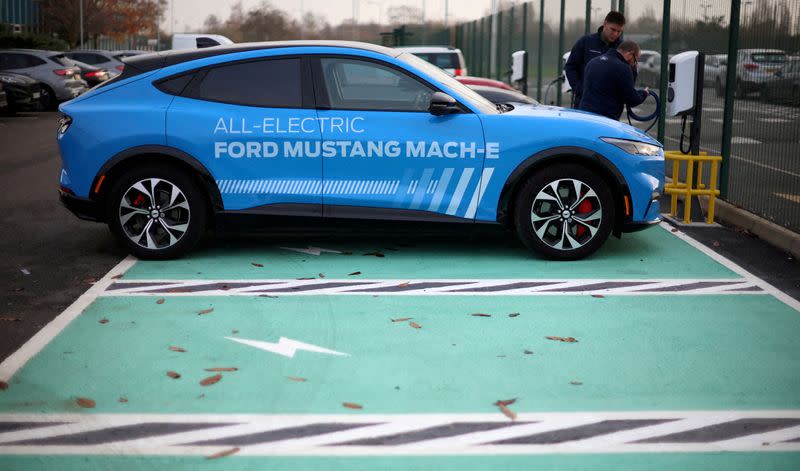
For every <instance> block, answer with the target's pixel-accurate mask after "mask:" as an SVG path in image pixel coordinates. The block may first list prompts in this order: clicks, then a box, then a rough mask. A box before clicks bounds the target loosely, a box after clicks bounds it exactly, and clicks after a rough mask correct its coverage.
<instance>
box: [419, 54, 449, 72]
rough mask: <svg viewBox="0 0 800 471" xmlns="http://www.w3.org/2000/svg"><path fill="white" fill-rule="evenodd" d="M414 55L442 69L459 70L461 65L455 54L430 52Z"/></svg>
mask: <svg viewBox="0 0 800 471" xmlns="http://www.w3.org/2000/svg"><path fill="white" fill-rule="evenodd" d="M414 55H415V56H418V57H420V58H422V59H424V60H426V61H428V62H430V63H431V64H433V65H435V66H436V67H439V68H442V69H460V68H461V65H460V64H461V63H460V61H459V60H458V54H456V53H455V52H430V53H428V52H426V53H414Z"/></svg>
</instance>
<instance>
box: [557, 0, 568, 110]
mask: <svg viewBox="0 0 800 471" xmlns="http://www.w3.org/2000/svg"><path fill="white" fill-rule="evenodd" d="M565 1H566V0H561V16H560V17H559V18H560V19H559V21H558V51H557V53H556V59H557V60H558V75H557V76H556V79H558V78H559V77H561V72H562V71H563V67H564V66H563V65H562V64H561V55H562V54H563V52H562V51H563V50H564V10H565V8H564V3H565ZM556 106H561V84H560V83H558V82H556Z"/></svg>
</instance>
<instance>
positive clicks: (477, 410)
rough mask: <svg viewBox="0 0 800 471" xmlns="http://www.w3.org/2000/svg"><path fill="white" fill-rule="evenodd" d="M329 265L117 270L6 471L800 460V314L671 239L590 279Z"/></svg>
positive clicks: (6, 445) (603, 255) (68, 331)
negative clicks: (75, 464) (84, 464)
mask: <svg viewBox="0 0 800 471" xmlns="http://www.w3.org/2000/svg"><path fill="white" fill-rule="evenodd" d="M298 248H300V249H306V251H305V252H303V251H297V250H290V249H298ZM316 248H317V249H319V248H323V249H324V250H322V251H321V252H320V253H319V255H313V254H311V253H308V249H309V247H306V246H297V247H295V246H289V247H288V248H280V247H272V246H269V247H268V246H260V247H256V248H255V249H254V248H252V247H248V248H247V249H233V250H227V251H223V250H222V249H217V250H216V251H207V252H200V253H197V254H195V255H193V256H192V257H189V258H187V259H184V260H179V261H176V262H136V263H135V264H134V265H133V266H132V267H131V268H130V269H129V270H128V271H127V272H125V273H124V275H123V276H121V277H117V278H114V279H110V277H109V279H107V280H106V281H105V285H104V289H103V291H102V292H101V293H100V295H99V296H98V297H97V298H96V299H94V301H93V302H92V303H91V304H90V305H89V306H88V307H87V308H86V309H85V310H84V311H83V312H82V313H81V314H80V315H79V316H77V317H76V318H75V319H74V320H73V321H72V322H70V323H69V324H68V325H67V326H66V327H65V328H64V329H63V330H62V331H61V332H60V333H59V334H58V335H57V336H55V338H53V339H52V340H51V341H49V342H48V343H47V344H46V345H45V346H44V348H43V349H42V350H41V351H40V352H39V353H38V354H37V355H35V356H34V357H33V358H31V359H30V360H28V361H27V362H26V363H25V364H24V365H23V366H22V368H20V369H19V370H18V371H17V372H16V373H15V374H14V375H13V377H12V378H11V379H10V380H8V382H9V384H10V387H9V388H8V389H7V390H5V391H2V392H0V455H5V456H4V457H3V456H0V469H5V468H4V467H3V466H4V465H3V463H6V466H11V464H12V463H17V464H19V465H20V466H22V463H26V461H25V460H26V458H25V457H26V456H32V455H48V456H63V455H70V454H71V455H98V456H96V457H95V459H105V460H111V458H110V457H109V456H108V455H115V454H123V455H125V454H128V455H136V456H138V457H141V456H159V455H163V456H172V455H178V456H181V457H182V458H181V459H183V460H189V461H191V459H193V458H192V457H195V458H196V457H197V456H198V455H200V456H202V455H209V454H211V453H213V452H215V451H218V450H221V449H227V448H231V447H233V446H236V447H238V448H239V449H238V450H237V455H242V456H237V457H229V458H232V461H231V463H239V464H240V465H241V466H242V467H246V465H245V463H250V464H249V465H247V466H250V465H252V463H253V462H252V461H248V460H253V459H256V458H258V457H261V458H263V459H272V460H276V459H277V457H275V456H272V457H271V458H270V457H269V456H268V455H321V456H320V457H319V459H323V458H324V457H325V456H328V457H333V456H337V457H338V458H337V459H336V460H334V461H332V462H331V463H333V462H335V463H338V464H337V465H336V467H337V468H338V467H341V468H342V469H345V468H347V467H349V466H352V465H353V464H354V462H350V461H348V459H347V458H346V457H342V456H341V455H370V456H373V455H378V456H390V455H397V454H403V455H408V456H418V455H447V454H448V452H447V450H450V452H449V453H450V454H475V455H485V457H484V458H480V459H479V460H478V461H474V462H471V463H472V465H475V466H479V463H484V464H485V465H487V466H489V465H492V466H494V465H493V464H492V461H491V459H497V460H510V461H508V462H509V463H516V462H518V461H514V460H519V459H520V458H519V456H517V457H512V456H509V455H523V456H530V457H534V456H536V457H538V458H536V460H539V461H531V462H530V463H535V462H541V463H545V462H544V461H541V460H545V458H543V456H547V455H549V454H553V453H556V454H558V453H564V454H578V455H577V456H589V455H588V453H591V452H599V453H624V454H625V456H628V458H625V459H626V460H628V461H629V462H631V463H635V462H638V463H642V462H644V461H645V460H649V459H651V458H648V456H650V455H658V456H662V454H661V453H652V452H662V453H673V454H674V458H671V460H677V461H670V463H677V462H681V460H684V459H685V460H688V461H687V462H688V463H695V464H696V465H701V464H702V463H706V464H708V465H709V466H711V465H712V462H713V460H714V459H716V458H709V456H710V455H707V454H706V453H700V452H711V451H720V450H727V451H739V452H740V454H741V456H742V457H743V459H745V460H751V461H743V462H752V463H760V464H761V465H765V464H766V465H770V466H771V465H776V466H778V465H780V466H784V465H789V466H788V468H791V467H792V466H791V465H794V464H797V463H800V461H798V454H797V453H796V452H797V451H798V450H800V446H798V444H800V395H798V394H797V392H798V391H800V335H798V334H800V315H798V312H797V311H796V310H795V309H794V307H793V306H791V305H789V304H786V303H785V302H783V301H781V300H779V299H777V298H776V297H774V296H773V295H772V294H771V293H772V291H771V290H770V288H769V287H768V286H766V285H763V283H761V282H760V281H759V280H756V279H753V278H752V277H749V276H747V275H746V274H744V275H743V274H742V273H741V272H739V271H734V270H735V268H734V269H731V268H728V267H726V266H725V265H723V264H722V263H718V262H717V261H715V260H713V259H712V258H710V257H709V256H707V255H706V254H704V253H702V252H701V251H699V250H698V249H696V248H694V247H693V246H691V245H690V244H688V243H687V242H685V241H684V240H681V239H680V238H678V237H676V235H674V234H671V233H670V232H669V230H663V229H659V228H655V229H653V230H650V231H645V232H641V233H637V234H631V235H628V236H626V237H625V238H624V239H623V240H622V241H616V240H614V241H610V242H609V244H608V246H607V247H606V248H604V249H603V250H601V251H600V252H598V254H597V255H596V256H595V257H593V258H591V259H589V260H585V261H583V262H575V263H569V264H558V263H552V262H544V261H541V260H537V259H535V258H531V257H530V256H528V255H527V254H526V253H525V252H524V251H520V250H519V249H517V248H512V247H486V246H477V245H476V244H464V245H453V246H450V247H440V246H438V245H437V244H435V243H431V244H429V245H428V244H417V246H415V247H402V246H381V245H377V244H375V246H374V247H372V246H364V244H360V243H359V244H351V245H347V246H346V245H344V244H341V243H340V244H338V245H333V246H325V247H316ZM313 249H314V247H311V250H310V252H312V253H313V252H314V250H313ZM365 254H369V255H365ZM376 254H378V255H383V256H382V257H381V256H378V255H376ZM356 273H357V274H356ZM119 274H120V273H114V272H112V273H111V274H110V275H119ZM359 280H361V281H359ZM357 283H361V284H357ZM548 337H551V338H548ZM564 340H567V341H564ZM570 340H574V341H570ZM215 369H217V370H215ZM219 369H221V370H219ZM215 375H220V376H219V377H218V378H216V379H217V380H216V382H212V383H211V384H204V383H203V380H204V379H207V378H209V377H214V376H215ZM0 379H2V378H0ZM78 398H88V399H91V400H92V401H94V407H91V408H85V407H81V405H79V404H78ZM511 400H513V401H511ZM498 401H511V402H508V403H507V405H506V406H504V407H499V405H498V404H499V403H498ZM503 404H506V403H503ZM513 415H515V420H511V416H513ZM31 424H33V425H31ZM59 427H61V428H60V429H59ZM559 427H560V428H559ZM554 430H559V431H560V435H558V434H554ZM565 431H566V432H565ZM570 434H571V435H570ZM109 437H111V438H109ZM570 437H571V438H570ZM603 437H606V438H603ZM663 437H671V438H669V439H664V438H663ZM748 437H749V438H748ZM750 438H752V440H750V441H748V439H750ZM756 442H757V443H756ZM765 443H766V445H765ZM453 450H455V451H453ZM761 451H773V452H772V453H758V452H761ZM775 451H781V453H775ZM461 452H463V453H461ZM638 452H645V453H641V454H637V453H638ZM686 452H697V453H688V454H686ZM247 455H252V456H247ZM490 455H491V456H490ZM101 456H104V458H101ZM503 456H505V458H503ZM620 456H621V455H620ZM633 456H641V457H642V458H641V460H642V461H639V460H635V459H633V458H632V457H633ZM679 457H680V458H679ZM745 457H747V458H745ZM351 458H352V459H356V457H355V456H353V457H351ZM434 458H435V459H434ZM130 459H133V457H130ZM137 459H142V458H137ZM176 459H177V457H176ZM360 459H362V460H364V459H367V458H366V457H360ZM374 459H376V460H377V458H374ZM661 459H663V456H662V457H661V458H658V460H661ZM709 459H710V460H712V461H704V460H709ZM236 460H239V461H236ZM431 460H433V461H429V462H428V464H431V465H433V463H440V464H437V467H438V466H440V465H441V466H445V467H446V466H448V465H446V464H443V460H444V461H447V460H446V459H445V457H444V456H439V457H431ZM487 460H488V461H487ZM571 460H573V461H572V463H573V464H571V465H569V467H573V466H575V467H580V466H582V465H581V464H580V463H584V464H585V462H582V461H581V460H580V458H574V459H571ZM692 460H696V461H692ZM110 462H111V461H105V462H104V463H106V464H109V463H110ZM187 462H188V461H187ZM453 462H457V460H456V461H453ZM500 462H501V461H497V462H496V463H495V464H497V463H500ZM504 462H505V461H504ZM68 463H70V461H69V460H67V461H65V462H64V465H65V466H67V465H68ZM273 463H274V464H278V462H277V461H273ZM304 463H306V464H305V465H304V466H308V467H311V466H315V465H314V463H315V461H314V460H308V461H304ZM316 463H317V465H318V462H316ZM359 463H362V464H363V463H366V462H364V461H359ZM381 463H382V462H381ZM575 463H577V464H575ZM597 463H598V464H599V463H601V462H597ZM372 465H374V466H382V465H379V461H375V462H372ZM121 466H122V465H121ZM181 466H183V465H181ZM186 466H188V465H186ZM626 466H627V465H626ZM631 466H634V465H633V464H631ZM665 466H666V464H665Z"/></svg>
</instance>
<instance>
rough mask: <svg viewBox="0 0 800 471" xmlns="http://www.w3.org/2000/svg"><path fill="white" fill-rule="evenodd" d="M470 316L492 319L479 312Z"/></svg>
mask: <svg viewBox="0 0 800 471" xmlns="http://www.w3.org/2000/svg"><path fill="white" fill-rule="evenodd" d="M470 316H474V317H492V315H491V314H481V313H480V312H477V313H475V314H470Z"/></svg>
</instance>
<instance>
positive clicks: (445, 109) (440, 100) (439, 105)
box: [428, 92, 461, 116]
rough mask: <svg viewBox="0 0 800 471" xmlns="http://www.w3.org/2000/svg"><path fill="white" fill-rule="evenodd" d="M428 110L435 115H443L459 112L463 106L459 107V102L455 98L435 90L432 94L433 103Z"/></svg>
mask: <svg viewBox="0 0 800 471" xmlns="http://www.w3.org/2000/svg"><path fill="white" fill-rule="evenodd" d="M428 111H429V112H430V113H431V114H432V115H434V116H442V115H446V114H453V113H458V112H459V111H461V108H459V107H458V102H457V101H456V100H455V98H453V97H451V96H450V95H448V94H447V93H444V92H435V93H434V94H433V95H432V96H431V104H430V106H429V107H428Z"/></svg>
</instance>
